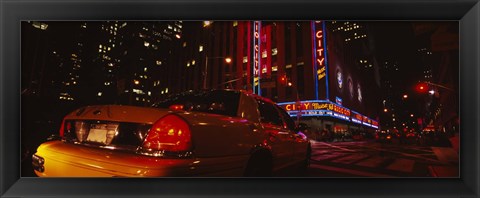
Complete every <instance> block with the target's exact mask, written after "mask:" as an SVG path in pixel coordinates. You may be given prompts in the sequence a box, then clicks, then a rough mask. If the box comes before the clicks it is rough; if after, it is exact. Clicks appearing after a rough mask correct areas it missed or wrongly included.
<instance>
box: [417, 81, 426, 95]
mask: <svg viewBox="0 0 480 198" xmlns="http://www.w3.org/2000/svg"><path fill="white" fill-rule="evenodd" d="M415 90H416V91H417V92H419V93H427V91H428V84H427V83H424V82H421V83H418V84H417V85H416V87H415Z"/></svg>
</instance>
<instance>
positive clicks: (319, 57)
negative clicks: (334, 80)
mask: <svg viewBox="0 0 480 198" xmlns="http://www.w3.org/2000/svg"><path fill="white" fill-rule="evenodd" d="M315 26H316V28H315V29H316V32H315V48H316V51H315V57H316V60H315V61H316V64H317V77H318V80H321V79H322V78H324V77H325V75H326V72H325V53H323V50H325V48H324V45H323V28H322V22H321V21H316V22H315Z"/></svg>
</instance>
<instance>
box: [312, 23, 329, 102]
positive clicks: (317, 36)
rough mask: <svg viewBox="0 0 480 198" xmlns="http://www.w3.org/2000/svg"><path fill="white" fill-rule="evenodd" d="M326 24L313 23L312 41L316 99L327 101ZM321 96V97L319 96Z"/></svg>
mask: <svg viewBox="0 0 480 198" xmlns="http://www.w3.org/2000/svg"><path fill="white" fill-rule="evenodd" d="M325 34H326V32H325V22H324V21H312V40H313V59H314V60H313V71H314V72H315V71H316V74H317V75H315V79H314V82H315V97H316V99H317V100H318V99H327V100H329V96H328V75H327V74H328V67H327V52H326V51H327V50H326V37H325ZM319 94H320V95H319Z"/></svg>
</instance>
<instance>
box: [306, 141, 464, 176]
mask: <svg viewBox="0 0 480 198" xmlns="http://www.w3.org/2000/svg"><path fill="white" fill-rule="evenodd" d="M311 144H312V160H311V165H310V168H309V169H308V171H307V176H310V177H458V176H459V169H458V165H459V164H458V154H457V153H456V152H455V151H454V150H453V149H452V148H449V147H427V146H416V145H404V144H387V143H377V142H367V141H360V142H333V143H330V142H317V141H311Z"/></svg>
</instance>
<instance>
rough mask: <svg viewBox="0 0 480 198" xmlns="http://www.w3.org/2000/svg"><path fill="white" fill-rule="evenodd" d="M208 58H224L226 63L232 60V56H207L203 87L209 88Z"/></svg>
mask: <svg viewBox="0 0 480 198" xmlns="http://www.w3.org/2000/svg"><path fill="white" fill-rule="evenodd" d="M208 59H224V60H225V62H226V63H231V62H232V59H231V58H230V57H223V56H216V57H208V56H205V70H204V71H203V89H207V74H208Z"/></svg>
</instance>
